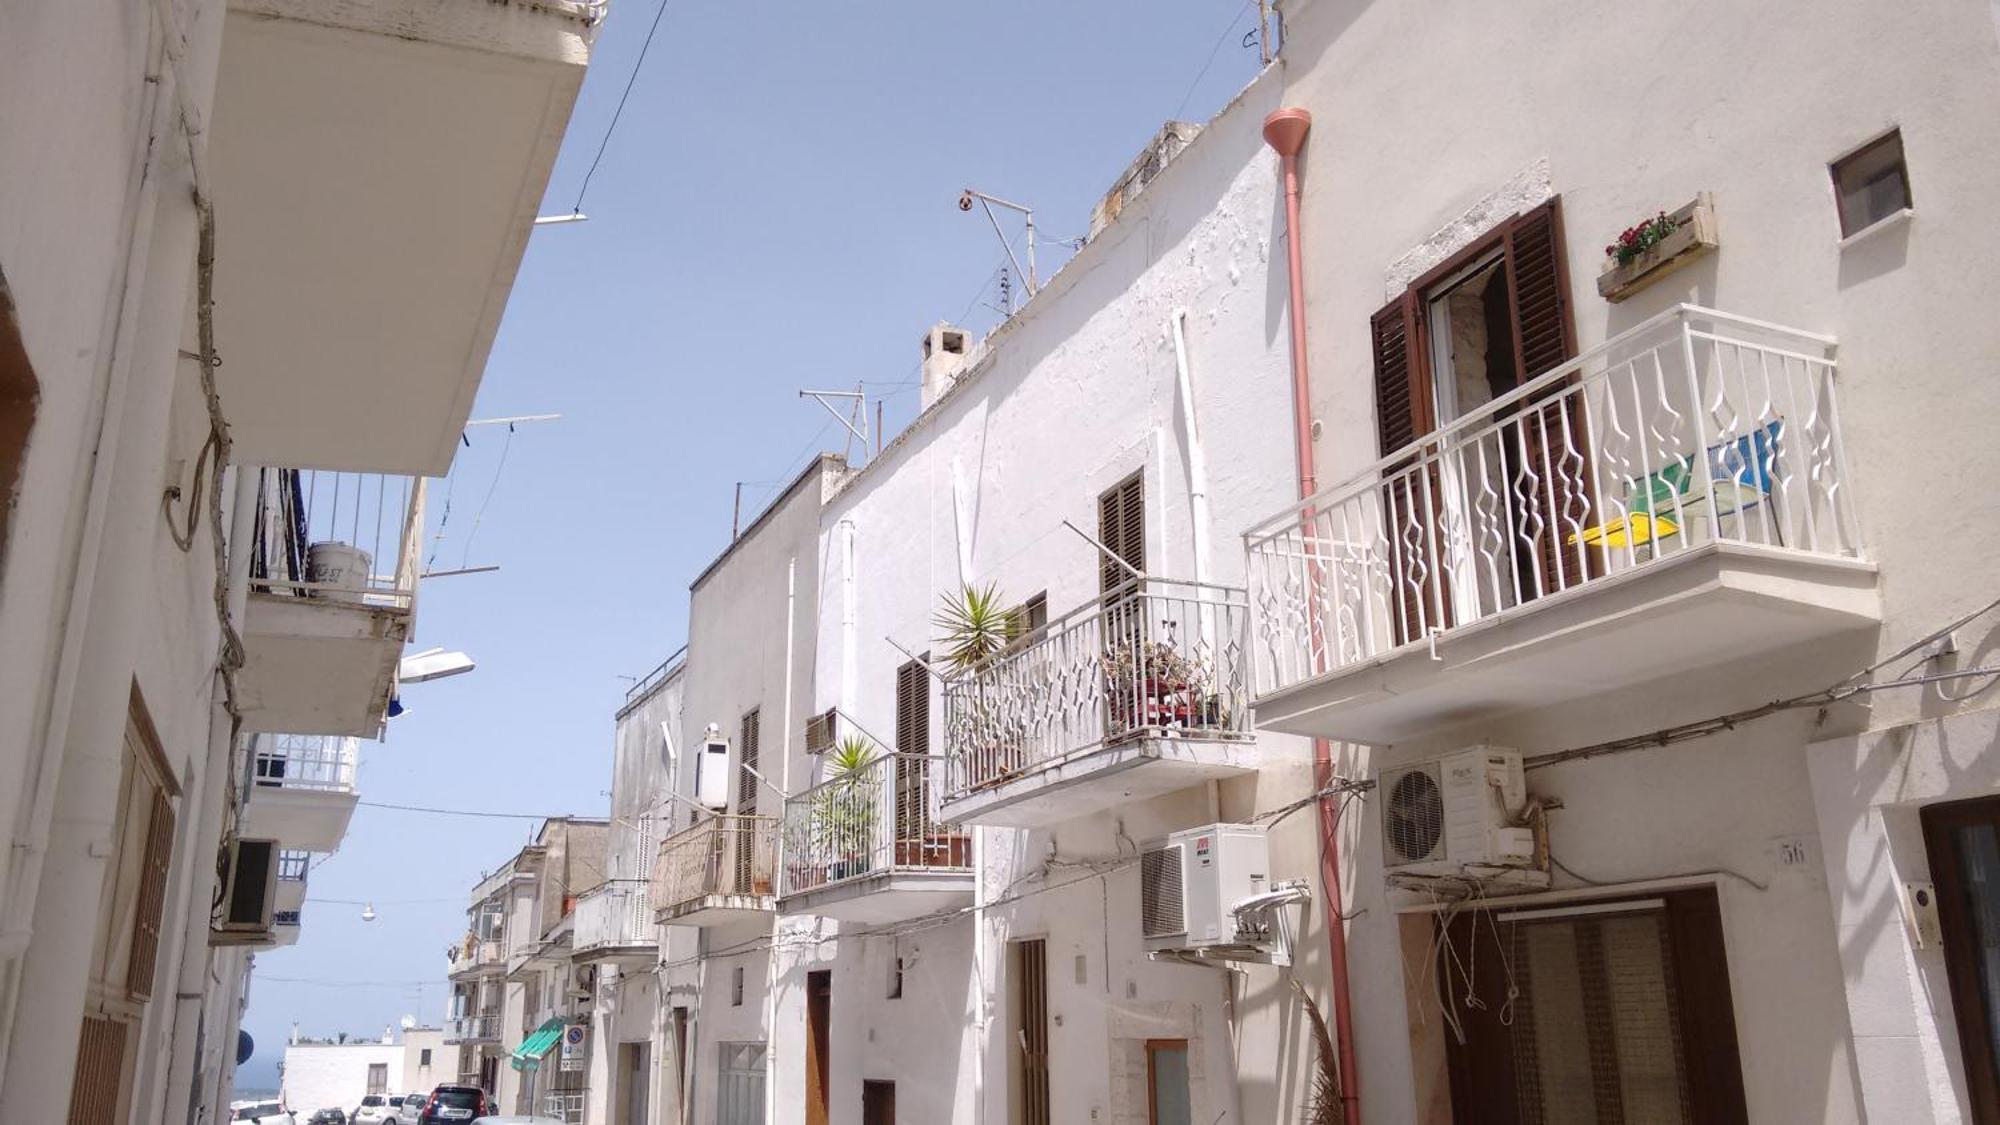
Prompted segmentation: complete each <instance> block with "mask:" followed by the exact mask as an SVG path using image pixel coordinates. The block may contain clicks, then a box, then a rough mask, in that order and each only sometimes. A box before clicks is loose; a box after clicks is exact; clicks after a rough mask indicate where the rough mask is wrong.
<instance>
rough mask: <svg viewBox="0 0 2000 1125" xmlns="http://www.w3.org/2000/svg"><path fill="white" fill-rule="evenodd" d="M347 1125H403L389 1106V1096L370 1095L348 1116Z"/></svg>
mask: <svg viewBox="0 0 2000 1125" xmlns="http://www.w3.org/2000/svg"><path fill="white" fill-rule="evenodd" d="M347 1125H401V1122H399V1121H397V1120H396V1111H395V1110H394V1109H392V1108H390V1106H389V1096H388V1095H387V1094H369V1095H368V1096H367V1097H365V1098H362V1099H361V1104H360V1105H358V1106H355V1107H354V1112H353V1113H350V1114H348V1115H347Z"/></svg>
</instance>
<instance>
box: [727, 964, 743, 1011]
mask: <svg viewBox="0 0 2000 1125" xmlns="http://www.w3.org/2000/svg"><path fill="white" fill-rule="evenodd" d="M729 1006H730V1007H732V1008H741V1007H742V1006H743V966H741V965H737V966H735V967H734V968H731V969H730V970H729Z"/></svg>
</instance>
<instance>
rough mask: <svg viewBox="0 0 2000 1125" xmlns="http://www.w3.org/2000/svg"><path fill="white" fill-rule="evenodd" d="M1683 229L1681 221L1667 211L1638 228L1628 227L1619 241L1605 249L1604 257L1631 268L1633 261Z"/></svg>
mask: <svg viewBox="0 0 2000 1125" xmlns="http://www.w3.org/2000/svg"><path fill="white" fill-rule="evenodd" d="M1679 229H1681V220H1677V219H1673V218H1669V217H1668V215H1667V213H1666V212H1665V211H1662V212H1660V213H1659V214H1657V215H1655V216H1653V217H1652V218H1650V219H1647V220H1645V221H1644V222H1641V223H1639V224H1638V225H1637V226H1630V227H1626V228H1625V229H1624V230H1622V231H1620V232H1619V233H1618V240H1617V241H1616V242H1613V243H1612V244H1611V245H1609V246H1606V247H1605V248H1604V256H1605V257H1607V258H1616V259H1618V264H1619V265H1621V266H1629V265H1631V264H1632V262H1633V260H1634V259H1636V258H1638V257H1639V255H1641V254H1644V253H1645V252H1646V251H1648V250H1651V249H1652V248H1653V247H1655V246H1658V245H1659V244H1660V243H1662V242H1665V241H1666V240H1667V237H1668V236H1669V235H1671V234H1673V233H1674V232H1675V231H1677V230H1679Z"/></svg>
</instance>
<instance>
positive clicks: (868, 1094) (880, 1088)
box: [861, 1078, 896, 1125]
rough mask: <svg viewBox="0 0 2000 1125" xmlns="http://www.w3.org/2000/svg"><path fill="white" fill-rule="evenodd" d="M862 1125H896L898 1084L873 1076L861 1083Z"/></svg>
mask: <svg viewBox="0 0 2000 1125" xmlns="http://www.w3.org/2000/svg"><path fill="white" fill-rule="evenodd" d="M861 1125H896V1084H895V1083H894V1082H879V1081H877V1080H875V1079H873V1078H870V1079H867V1080H865V1081H863V1082H862V1083H861Z"/></svg>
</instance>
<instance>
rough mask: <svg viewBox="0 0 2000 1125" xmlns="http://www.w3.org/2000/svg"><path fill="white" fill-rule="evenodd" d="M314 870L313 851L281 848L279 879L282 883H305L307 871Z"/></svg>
mask: <svg viewBox="0 0 2000 1125" xmlns="http://www.w3.org/2000/svg"><path fill="white" fill-rule="evenodd" d="M310 870H312V853H311V852H302V851H291V850H289V849H287V850H281V851H279V852H278V881H279V882H281V883H303V882H305V881H306V872H308V871H310Z"/></svg>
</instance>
